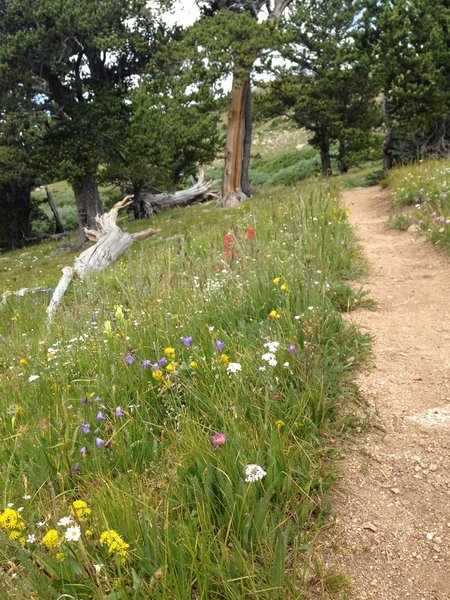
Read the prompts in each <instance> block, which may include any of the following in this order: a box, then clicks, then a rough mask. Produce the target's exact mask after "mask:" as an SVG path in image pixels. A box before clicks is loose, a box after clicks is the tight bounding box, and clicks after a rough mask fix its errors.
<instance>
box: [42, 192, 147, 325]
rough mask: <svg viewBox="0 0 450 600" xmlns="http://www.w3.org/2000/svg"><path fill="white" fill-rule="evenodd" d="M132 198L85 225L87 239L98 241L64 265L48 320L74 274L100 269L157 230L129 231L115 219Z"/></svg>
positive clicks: (122, 201) (51, 303) (127, 198)
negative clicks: (138, 240)
mask: <svg viewBox="0 0 450 600" xmlns="http://www.w3.org/2000/svg"><path fill="white" fill-rule="evenodd" d="M132 202H133V197H132V196H127V197H126V198H124V199H123V200H121V201H120V202H117V204H115V205H114V206H113V207H112V209H111V210H110V211H109V212H108V213H105V214H103V215H101V216H97V217H96V219H95V224H96V228H95V229H85V234H86V236H87V237H88V239H90V240H91V241H95V242H96V243H95V244H94V245H93V246H91V247H90V248H87V249H86V250H85V251H84V252H82V253H81V254H80V255H79V256H78V257H77V258H76V259H75V264H74V266H73V267H64V268H63V270H62V272H63V275H62V277H61V279H60V281H59V283H58V285H57V287H56V289H55V291H54V293H53V296H52V299H51V301H50V304H49V305H48V308H47V320H48V322H49V323H50V322H51V320H52V318H53V314H54V312H55V310H56V309H57V308H58V306H59V304H60V302H61V300H62V297H63V296H64V293H65V291H66V289H67V287H68V285H69V284H70V282H71V280H72V278H73V276H74V275H78V276H79V277H80V279H83V278H84V277H85V276H86V274H87V273H89V272H91V271H101V270H102V269H104V268H105V267H108V266H109V265H110V264H112V263H113V262H114V261H115V260H117V258H118V257H119V256H120V255H121V254H123V253H124V252H125V251H126V250H128V248H129V247H130V246H131V244H132V243H133V242H134V240H136V239H143V238H145V237H148V236H149V235H153V234H154V233H156V232H157V231H158V230H157V229H146V230H145V231H139V232H137V233H134V234H130V233H126V232H125V231H122V230H121V229H120V227H118V225H117V223H116V220H117V215H118V214H119V211H121V210H122V209H124V208H126V207H127V206H129V205H130V204H131V203H132Z"/></svg>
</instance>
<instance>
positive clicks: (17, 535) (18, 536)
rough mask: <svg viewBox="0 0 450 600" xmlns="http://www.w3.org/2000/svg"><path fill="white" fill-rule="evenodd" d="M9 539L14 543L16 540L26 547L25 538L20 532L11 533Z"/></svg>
mask: <svg viewBox="0 0 450 600" xmlns="http://www.w3.org/2000/svg"><path fill="white" fill-rule="evenodd" d="M9 539H10V540H13V541H14V540H16V541H18V542H19V544H20V545H21V546H25V537H24V536H23V535H22V534H21V532H20V531H11V533H10V534H9Z"/></svg>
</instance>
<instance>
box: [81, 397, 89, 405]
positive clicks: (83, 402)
mask: <svg viewBox="0 0 450 600" xmlns="http://www.w3.org/2000/svg"><path fill="white" fill-rule="evenodd" d="M88 402H89V400H88V399H87V398H86V396H84V398H81V404H83V406H85V405H86V404H87V403H88Z"/></svg>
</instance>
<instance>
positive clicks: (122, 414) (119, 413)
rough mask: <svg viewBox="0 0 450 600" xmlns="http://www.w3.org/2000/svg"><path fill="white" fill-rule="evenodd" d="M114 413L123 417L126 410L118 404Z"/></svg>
mask: <svg viewBox="0 0 450 600" xmlns="http://www.w3.org/2000/svg"><path fill="white" fill-rule="evenodd" d="M114 414H115V416H116V417H123V416H124V412H123V410H122V407H121V406H117V407H116V409H115V411H114Z"/></svg>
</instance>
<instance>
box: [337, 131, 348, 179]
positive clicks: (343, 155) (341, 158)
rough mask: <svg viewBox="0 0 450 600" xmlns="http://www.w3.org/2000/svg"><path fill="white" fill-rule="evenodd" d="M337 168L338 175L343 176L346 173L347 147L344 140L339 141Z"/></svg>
mask: <svg viewBox="0 0 450 600" xmlns="http://www.w3.org/2000/svg"><path fill="white" fill-rule="evenodd" d="M338 166H339V173H340V174H341V175H344V174H345V173H347V171H348V164H347V145H346V143H345V140H339V151H338Z"/></svg>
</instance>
